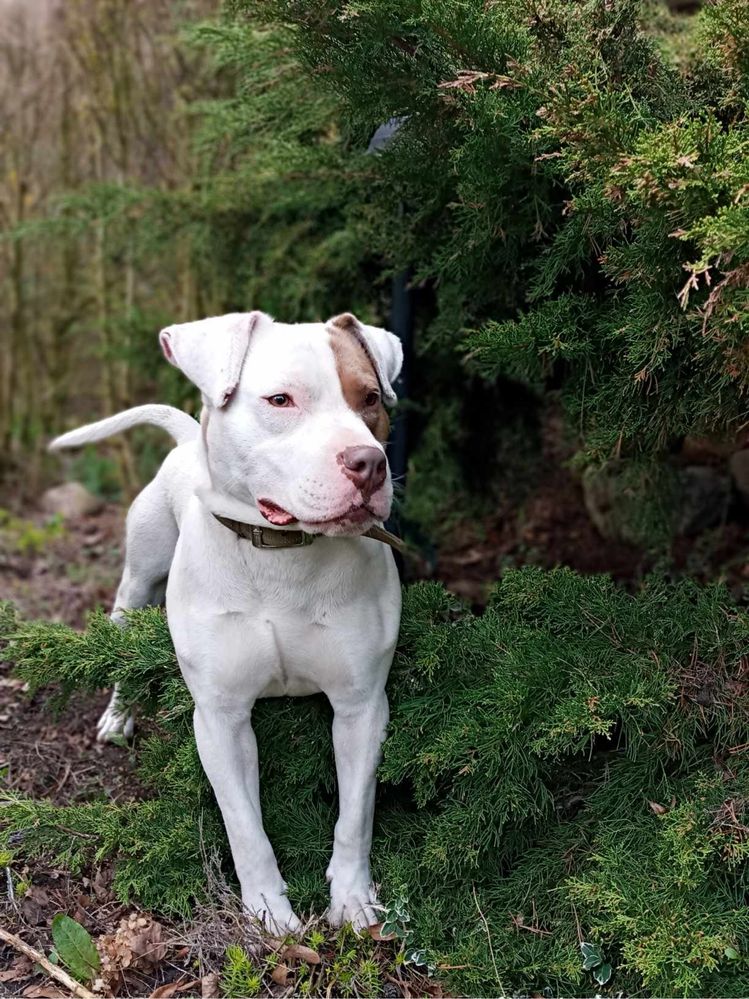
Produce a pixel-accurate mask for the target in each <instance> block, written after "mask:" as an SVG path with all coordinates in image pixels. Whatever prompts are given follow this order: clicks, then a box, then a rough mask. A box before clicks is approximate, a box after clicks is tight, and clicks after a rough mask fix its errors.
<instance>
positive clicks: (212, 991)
mask: <svg viewBox="0 0 749 999" xmlns="http://www.w3.org/2000/svg"><path fill="white" fill-rule="evenodd" d="M218 981H219V977H218V973H217V972H215V971H212V972H211V973H210V974H209V975H203V979H202V981H201V983H200V995H201V997H202V999H218Z"/></svg>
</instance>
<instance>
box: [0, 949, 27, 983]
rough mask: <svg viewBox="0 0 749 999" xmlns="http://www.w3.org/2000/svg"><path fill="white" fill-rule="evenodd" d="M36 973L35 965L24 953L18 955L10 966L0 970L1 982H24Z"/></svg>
mask: <svg viewBox="0 0 749 999" xmlns="http://www.w3.org/2000/svg"><path fill="white" fill-rule="evenodd" d="M33 973H34V965H33V964H32V963H31V961H30V960H29V959H28V958H27V957H26V956H24V955H20V956H19V957H17V958H16V959H15V960H14V961H13V963H12V964H11V965H10V967H9V968H6V969H5V971H0V982H22V981H23V980H24V978H28V977H29V975H32V974H33Z"/></svg>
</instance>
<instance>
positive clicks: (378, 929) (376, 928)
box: [367, 923, 395, 940]
mask: <svg viewBox="0 0 749 999" xmlns="http://www.w3.org/2000/svg"><path fill="white" fill-rule="evenodd" d="M384 925H385V924H384V923H375V924H374V925H373V926H368V927H367V929H368V930H369V935H370V936H371V937H372V939H373V940H395V934H394V933H385V934H383V932H382V927H383V926H384Z"/></svg>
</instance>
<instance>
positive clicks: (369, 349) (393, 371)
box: [326, 312, 403, 406]
mask: <svg viewBox="0 0 749 999" xmlns="http://www.w3.org/2000/svg"><path fill="white" fill-rule="evenodd" d="M326 325H328V326H335V327H336V328H337V329H339V330H343V331H344V332H345V333H349V334H351V335H352V336H355V337H356V339H357V340H358V341H359V343H360V344H361V345H362V347H363V348H364V350H365V351H366V353H367V356H368V357H369V359H370V361H371V362H372V366H373V367H374V369H375V372H376V373H377V380H378V382H379V383H380V389H381V390H382V401H383V402H384V403H385V404H386V405H388V406H394V405H395V403H396V402H397V401H398V397H397V396H396V394H395V392H394V390H393V382H394V381H395V379H396V378H397V377H398V375H399V374H400V370H401V367H402V366H403V347H402V345H401V342H400V340H399V339H398V337H397V336H396V335H395V334H394V333H388V331H387V330H383V329H380V327H379V326H365V325H364V323H360V322H359V320H358V319H357V318H356V316H354V315H352V314H351V313H350V312H343V313H342V314H341V315H340V316H333V318H332V319H329V320H328V322H327V324H326Z"/></svg>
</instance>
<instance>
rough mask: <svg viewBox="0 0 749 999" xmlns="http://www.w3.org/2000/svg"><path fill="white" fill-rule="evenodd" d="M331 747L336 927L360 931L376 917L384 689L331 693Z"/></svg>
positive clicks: (330, 877) (330, 870)
mask: <svg viewBox="0 0 749 999" xmlns="http://www.w3.org/2000/svg"><path fill="white" fill-rule="evenodd" d="M330 702H331V704H332V706H333V711H334V716H333V748H334V751H335V762H336V773H337V774H338V798H339V816H338V822H337V823H336V827H335V838H334V842H333V856H332V857H331V860H330V864H329V866H328V872H327V878H328V881H329V882H330V910H329V913H328V918H329V920H330V922H331V923H332V924H333V925H334V926H340V925H342V924H343V923H348V922H350V923H352V924H353V926H354V928H355V929H357V930H360V929H364V928H365V927H367V926H371V925H372V924H373V923H376V922H377V921H378V918H377V912H376V909H375V908H374V904H375V901H376V900H375V896H374V891H373V888H372V884H371V877H370V872H369V851H370V848H371V846H372V823H373V821H374V803H375V790H376V783H377V779H376V775H377V766H378V764H379V762H380V747H381V745H382V740H383V739H384V737H385V726H386V725H387V721H388V702H387V697H386V695H385V691H384V690H377V691H374V692H371V693H369V694H368V695H361V694H358V695H356V696H354V697H352V696H351V695H343V696H340V695H339V696H335V695H331V696H330Z"/></svg>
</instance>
